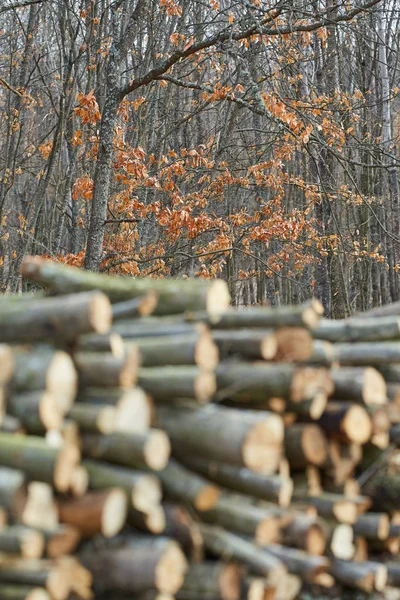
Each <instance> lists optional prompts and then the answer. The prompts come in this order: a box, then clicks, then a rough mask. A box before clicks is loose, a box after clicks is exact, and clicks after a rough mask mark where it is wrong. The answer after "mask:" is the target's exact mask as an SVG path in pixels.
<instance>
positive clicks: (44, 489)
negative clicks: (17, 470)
mask: <svg viewBox="0 0 400 600" xmlns="http://www.w3.org/2000/svg"><path fill="white" fill-rule="evenodd" d="M21 515H22V517H21V521H22V522H23V523H24V525H27V526H29V527H38V528H41V529H54V528H55V527H57V524H58V510H57V506H56V504H55V502H54V498H53V489H52V488H51V486H50V485H48V484H47V483H42V482H39V481H32V482H31V483H29V484H28V489H27V499H26V503H25V506H24V508H23V510H22V511H21Z"/></svg>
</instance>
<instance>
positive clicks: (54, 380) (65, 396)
mask: <svg viewBox="0 0 400 600" xmlns="http://www.w3.org/2000/svg"><path fill="white" fill-rule="evenodd" d="M46 390H47V391H48V392H50V393H52V394H53V395H54V396H55V397H56V398H57V400H58V402H59V405H60V408H61V410H62V412H63V414H66V413H67V412H68V411H69V409H70V408H71V407H72V405H73V402H74V400H75V397H76V394H77V390H78V374H77V372H76V369H75V366H74V363H73V361H72V359H71V357H70V356H69V355H68V354H67V353H66V352H62V351H58V352H56V353H55V354H54V358H53V359H52V361H51V363H50V365H49V368H48V371H47V375H46Z"/></svg>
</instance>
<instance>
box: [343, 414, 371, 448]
mask: <svg viewBox="0 0 400 600" xmlns="http://www.w3.org/2000/svg"><path fill="white" fill-rule="evenodd" d="M342 430H343V432H344V433H345V434H346V436H347V438H348V439H349V440H350V441H352V442H355V443H356V444H365V443H366V442H368V440H369V439H370V437H371V434H372V422H371V419H370V417H369V415H368V413H367V411H366V410H365V408H363V407H362V406H357V405H356V404H353V405H352V406H350V408H349V409H348V411H347V413H346V416H345V417H344V419H343V421H342Z"/></svg>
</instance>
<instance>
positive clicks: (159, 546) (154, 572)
mask: <svg viewBox="0 0 400 600" xmlns="http://www.w3.org/2000/svg"><path fill="white" fill-rule="evenodd" d="M81 558H82V562H83V564H84V565H85V566H86V567H87V568H88V569H89V570H90V571H91V572H92V574H93V578H94V582H95V585H96V588H97V589H98V590H99V592H108V591H113V590H118V591H120V592H125V593H127V594H138V593H141V592H144V591H146V590H148V589H156V590H157V591H159V592H163V593H166V594H175V593H176V592H177V591H178V590H179V589H180V587H181V586H182V583H183V581H184V576H185V572H186V569H187V561H186V559H185V556H184V554H183V552H182V550H181V548H180V546H179V544H177V543H176V542H175V541H174V540H170V539H168V538H164V537H156V538H151V537H147V536H135V537H132V538H129V539H128V540H124V542H123V545H122V546H121V547H118V546H116V545H111V546H110V547H109V548H107V547H106V548H98V549H97V551H96V552H93V551H90V552H85V554H82V556H81Z"/></svg>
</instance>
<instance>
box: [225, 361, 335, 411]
mask: <svg viewBox="0 0 400 600" xmlns="http://www.w3.org/2000/svg"><path fill="white" fill-rule="evenodd" d="M216 375H217V389H218V392H217V399H218V400H222V399H224V398H228V399H229V400H230V401H235V402H237V403H242V404H250V405H251V403H259V402H263V401H265V399H266V398H268V397H269V398H271V397H274V398H284V399H286V400H290V401H291V402H293V403H301V402H302V401H307V400H310V399H311V398H313V397H315V396H316V395H320V394H321V393H323V394H325V395H328V394H330V393H331V392H332V389H333V384H332V380H331V378H330V376H329V372H328V371H327V370H325V369H314V368H311V367H307V368H299V367H296V366H294V365H285V364H248V363H222V364H220V365H219V366H218V367H217V369H216Z"/></svg>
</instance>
